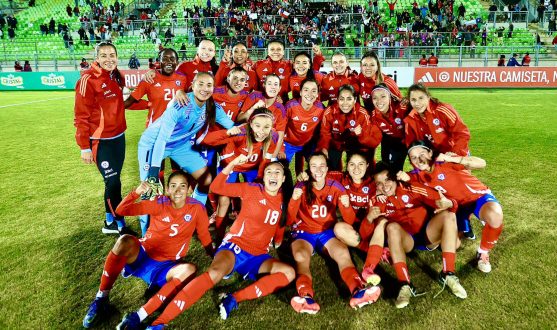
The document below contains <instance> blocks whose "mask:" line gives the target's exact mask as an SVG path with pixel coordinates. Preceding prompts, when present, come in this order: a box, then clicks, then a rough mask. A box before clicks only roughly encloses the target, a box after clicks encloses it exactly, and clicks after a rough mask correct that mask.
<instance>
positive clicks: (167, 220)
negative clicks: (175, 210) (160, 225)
mask: <svg viewBox="0 0 557 330" xmlns="http://www.w3.org/2000/svg"><path fill="white" fill-rule="evenodd" d="M162 221H163V222H170V218H169V217H166V218H164V219H162Z"/></svg>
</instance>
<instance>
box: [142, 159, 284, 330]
mask: <svg viewBox="0 0 557 330" xmlns="http://www.w3.org/2000/svg"><path fill="white" fill-rule="evenodd" d="M247 162H248V158H247V157H246V156H245V155H240V156H238V157H237V158H235V159H234V160H233V161H232V162H230V164H228V165H227V166H226V167H225V168H224V169H223V170H222V172H220V173H219V174H218V175H217V177H216V178H215V181H213V183H212V184H211V190H212V191H214V192H215V193H216V194H219V195H226V196H229V197H240V196H242V199H243V201H244V206H243V207H242V210H241V211H240V214H239V215H238V218H237V219H236V221H235V222H234V225H232V228H231V229H230V232H229V233H228V234H227V235H226V237H225V238H224V241H223V242H222V245H221V246H220V248H219V249H218V250H217V253H216V255H215V259H214V260H213V263H212V264H211V266H209V269H208V270H207V272H205V273H203V274H201V276H199V277H197V278H196V279H194V280H193V281H191V282H190V283H189V284H188V285H186V287H185V288H184V289H183V290H182V291H180V292H179V293H178V294H177V295H176V297H175V298H174V300H173V303H171V304H169V305H168V307H166V309H165V310H164V312H163V313H162V314H161V316H160V317H159V318H158V319H156V320H155V321H154V322H153V324H152V325H151V326H150V327H148V328H147V329H162V328H163V327H164V326H165V325H166V324H167V323H168V322H170V321H171V320H172V319H174V318H175V317H176V316H178V315H179V314H180V313H181V312H182V311H184V310H185V309H187V308H189V307H190V306H191V305H193V304H194V303H195V302H196V301H198V300H199V299H200V298H201V297H202V296H203V295H204V294H205V292H207V291H208V290H209V289H211V288H212V287H213V286H214V285H215V284H217V283H218V282H220V281H221V280H222V279H223V278H228V277H229V276H231V275H232V274H233V273H234V272H238V273H240V274H241V275H243V276H244V278H250V279H252V280H255V279H256V275H257V274H268V275H266V276H264V277H262V278H261V279H259V280H258V281H257V282H255V283H253V284H251V285H249V286H248V287H246V288H245V289H242V290H240V291H238V292H236V293H234V294H226V295H224V296H223V300H222V302H221V304H220V316H221V317H222V318H223V319H227V318H228V317H229V315H230V312H231V311H232V309H237V308H238V305H237V304H238V303H239V302H240V301H243V300H248V299H255V298H258V297H263V296H266V295H268V294H270V293H272V292H275V291H277V290H279V289H281V288H283V287H285V286H287V285H288V284H289V283H290V282H292V281H293V280H294V277H295V273H294V269H293V268H292V267H290V266H289V265H287V264H285V263H282V262H280V261H278V260H276V259H274V258H273V257H271V256H270V255H268V254H267V252H269V245H270V242H271V240H272V239H273V237H275V236H276V237H277V239H276V240H275V242H277V243H276V244H275V246H276V245H277V244H278V242H279V241H280V239H279V237H282V230H283V228H279V226H280V225H279V220H280V214H281V212H282V211H281V207H282V193H281V192H280V187H281V185H282V183H283V181H284V168H283V167H282V165H280V164H279V163H276V162H272V163H269V164H267V166H266V167H265V169H264V172H263V173H264V174H263V182H264V183H263V184H256V183H227V182H226V180H227V178H228V175H229V174H230V173H231V172H232V169H233V168H234V167H235V166H241V165H243V164H245V163H247ZM263 218H265V220H264V221H263Z"/></svg>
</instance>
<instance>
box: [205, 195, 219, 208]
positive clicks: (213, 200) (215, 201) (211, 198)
mask: <svg viewBox="0 0 557 330" xmlns="http://www.w3.org/2000/svg"><path fill="white" fill-rule="evenodd" d="M207 196H208V197H209V202H211V206H212V207H213V210H215V212H217V208H218V206H219V204H218V197H217V195H215V194H214V193H212V192H210V193H209V194H208V195H207Z"/></svg>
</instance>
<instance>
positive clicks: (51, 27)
mask: <svg viewBox="0 0 557 330" xmlns="http://www.w3.org/2000/svg"><path fill="white" fill-rule="evenodd" d="M55 28H56V22H54V18H51V19H50V22H48V31H49V32H50V34H54V29H55Z"/></svg>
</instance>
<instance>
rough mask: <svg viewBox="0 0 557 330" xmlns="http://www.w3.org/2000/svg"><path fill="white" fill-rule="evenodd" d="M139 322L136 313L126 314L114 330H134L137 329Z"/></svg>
mask: <svg viewBox="0 0 557 330" xmlns="http://www.w3.org/2000/svg"><path fill="white" fill-rule="evenodd" d="M140 323H141V320H140V319H139V315H137V313H128V314H126V315H124V318H122V322H120V324H118V326H117V327H116V330H136V329H137V328H138V327H139V324H140Z"/></svg>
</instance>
